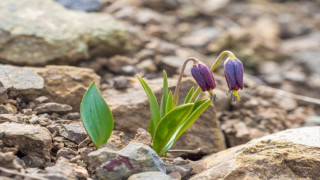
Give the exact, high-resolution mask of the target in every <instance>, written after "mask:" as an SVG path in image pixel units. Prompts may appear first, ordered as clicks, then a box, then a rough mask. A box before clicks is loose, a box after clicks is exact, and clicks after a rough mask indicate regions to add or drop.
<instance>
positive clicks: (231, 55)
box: [189, 51, 236, 103]
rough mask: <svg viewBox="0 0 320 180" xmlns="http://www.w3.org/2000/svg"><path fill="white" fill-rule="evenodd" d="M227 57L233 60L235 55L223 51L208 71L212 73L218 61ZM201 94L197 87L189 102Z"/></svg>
mask: <svg viewBox="0 0 320 180" xmlns="http://www.w3.org/2000/svg"><path fill="white" fill-rule="evenodd" d="M226 55H229V58H230V59H235V58H236V57H235V55H234V54H233V53H232V52H231V51H223V52H222V53H220V55H219V56H218V57H217V59H216V60H215V61H214V63H213V65H212V66H211V68H210V71H211V72H213V71H214V70H215V69H216V68H217V67H218V65H219V63H220V61H221V60H222V59H223V57H224V56H226ZM200 92H201V90H200V87H197V89H196V91H195V92H194V93H193V95H192V97H191V98H190V100H189V103H190V102H193V101H194V100H195V99H196V97H197V96H198V95H199V93H200Z"/></svg>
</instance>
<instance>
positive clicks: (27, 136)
mask: <svg viewBox="0 0 320 180" xmlns="http://www.w3.org/2000/svg"><path fill="white" fill-rule="evenodd" d="M0 131H3V132H4V135H3V137H2V138H1V140H2V142H3V144H4V146H9V147H12V146H14V147H17V148H18V150H19V151H20V152H21V153H23V154H25V155H26V156H25V157H24V158H25V160H26V161H28V162H26V163H27V164H30V165H31V166H34V165H35V164H33V162H34V161H37V162H41V163H44V161H49V160H50V159H51V156H50V152H51V148H52V138H51V134H50V132H49V130H48V129H46V128H44V127H40V126H35V125H27V124H17V123H7V122H5V123H2V124H0ZM41 165H43V164H38V166H41ZM36 166H37V165H36Z"/></svg>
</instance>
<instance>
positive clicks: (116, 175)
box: [96, 143, 166, 180]
mask: <svg viewBox="0 0 320 180" xmlns="http://www.w3.org/2000/svg"><path fill="white" fill-rule="evenodd" d="M145 171H160V172H162V173H165V172H166V170H165V168H164V164H163V161H162V159H161V158H160V157H159V156H158V155H157V153H156V152H155V151H153V150H152V149H151V148H150V147H148V146H145V145H143V144H141V143H130V144H129V145H128V146H126V147H125V148H123V149H122V150H120V151H119V153H118V156H117V157H116V158H114V159H111V160H109V161H107V162H106V163H104V164H102V165H101V166H100V167H99V168H97V169H96V174H97V175H98V177H99V179H102V180H103V179H108V180H113V179H124V178H128V177H129V176H131V175H132V174H136V173H140V172H145Z"/></svg>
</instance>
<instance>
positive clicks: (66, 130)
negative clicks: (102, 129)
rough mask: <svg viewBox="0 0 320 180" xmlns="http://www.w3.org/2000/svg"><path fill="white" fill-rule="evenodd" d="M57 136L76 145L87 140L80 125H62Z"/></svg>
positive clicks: (84, 131)
mask: <svg viewBox="0 0 320 180" xmlns="http://www.w3.org/2000/svg"><path fill="white" fill-rule="evenodd" d="M59 134H60V135H61V136H63V137H65V138H67V139H69V140H70V141H73V142H75V143H77V144H79V143H81V142H82V141H83V140H85V139H86V138H87V133H86V130H85V129H84V127H83V126H82V124H81V123H76V122H74V123H70V124H62V125H61V127H60V128H59Z"/></svg>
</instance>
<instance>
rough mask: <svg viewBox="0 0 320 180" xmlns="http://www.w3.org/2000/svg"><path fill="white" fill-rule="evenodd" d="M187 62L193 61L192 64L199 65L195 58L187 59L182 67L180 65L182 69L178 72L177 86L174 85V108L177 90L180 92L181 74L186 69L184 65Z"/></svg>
mask: <svg viewBox="0 0 320 180" xmlns="http://www.w3.org/2000/svg"><path fill="white" fill-rule="evenodd" d="M189 61H193V63H194V64H197V63H199V60H198V59H197V58H194V57H189V58H187V59H186V60H185V61H184V63H183V65H182V68H181V71H180V74H179V79H178V82H177V85H176V89H175V90H174V94H173V104H174V106H176V105H177V103H178V98H179V90H180V86H181V81H182V77H183V74H184V70H185V69H186V65H187V63H188V62H189Z"/></svg>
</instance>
